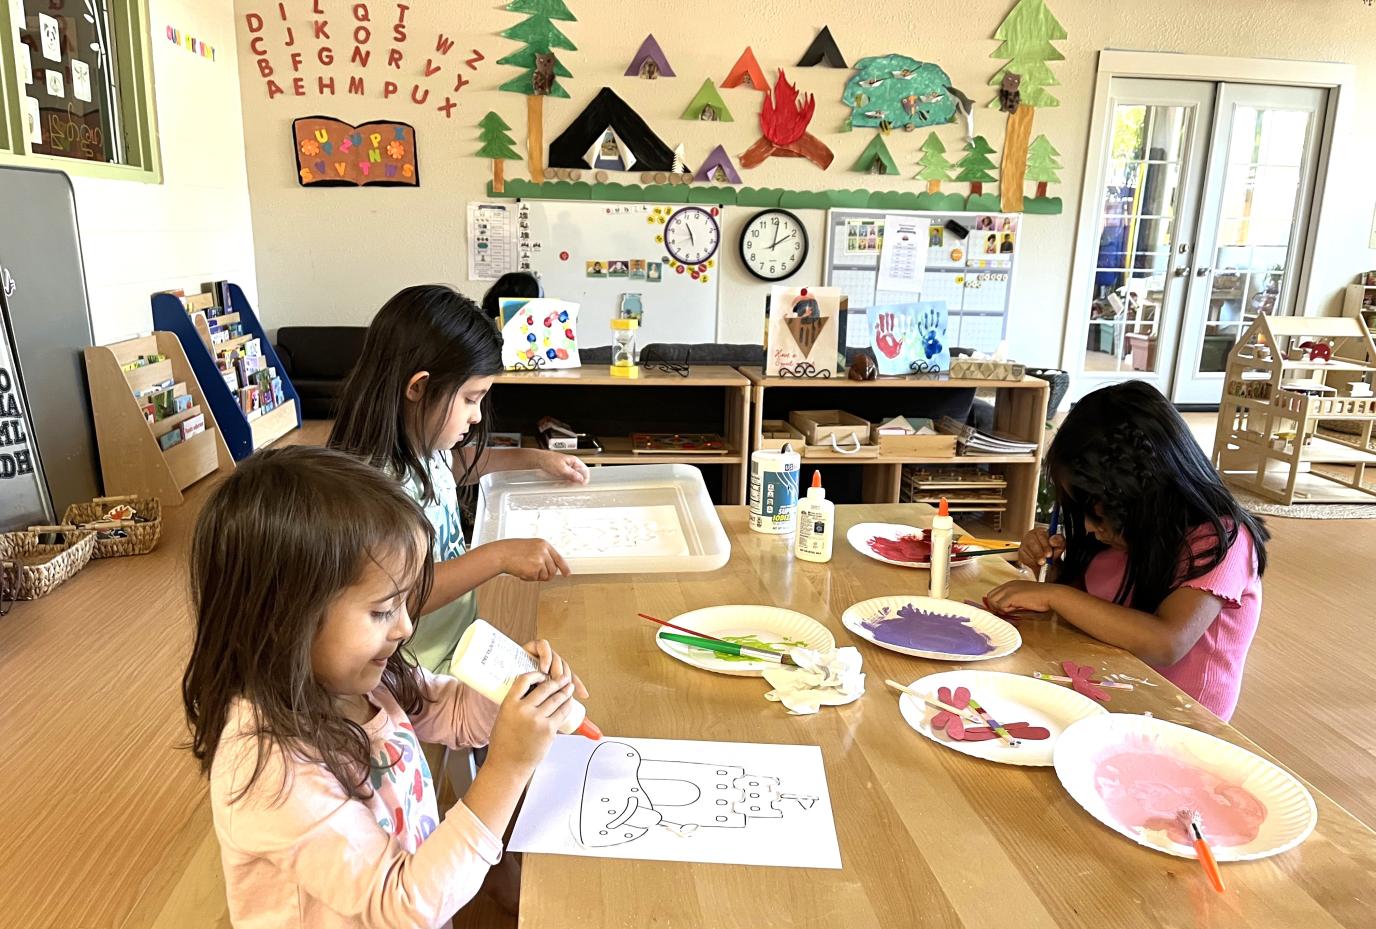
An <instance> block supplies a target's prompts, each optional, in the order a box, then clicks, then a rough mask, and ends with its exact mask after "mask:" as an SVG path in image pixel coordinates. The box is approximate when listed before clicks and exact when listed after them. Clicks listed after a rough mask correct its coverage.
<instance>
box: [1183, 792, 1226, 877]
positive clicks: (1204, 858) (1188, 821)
mask: <svg viewBox="0 0 1376 929" xmlns="http://www.w3.org/2000/svg"><path fill="white" fill-rule="evenodd" d="M1176 815H1177V816H1178V817H1179V819H1180V825H1182V826H1184V827H1185V835H1187V836H1189V839H1190V842H1191V843H1192V844H1193V845H1194V852H1195V854H1196V855H1198V856H1199V866H1200V867H1201V868H1203V869H1204V876H1205V877H1207V878H1208V879H1209V883H1210V884H1212V885H1213V888H1214V890H1216V891H1218V892H1219V893H1223V875H1222V874H1221V873H1219V870H1218V862H1217V861H1215V860H1214V853H1213V849H1211V848H1209V840H1208V839H1206V838H1204V830H1203V828H1202V825H1201V821H1200V818H1199V811H1198V810H1181V811H1180V812H1179V813H1177V814H1176Z"/></svg>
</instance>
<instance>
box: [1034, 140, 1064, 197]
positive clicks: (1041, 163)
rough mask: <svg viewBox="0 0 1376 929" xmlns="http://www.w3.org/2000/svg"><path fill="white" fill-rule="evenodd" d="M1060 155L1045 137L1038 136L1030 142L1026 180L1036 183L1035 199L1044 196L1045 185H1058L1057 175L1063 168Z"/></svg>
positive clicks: (1059, 180)
mask: <svg viewBox="0 0 1376 929" xmlns="http://www.w3.org/2000/svg"><path fill="white" fill-rule="evenodd" d="M1060 157H1061V153H1060V152H1058V151H1056V148H1055V146H1053V145H1052V144H1051V143H1050V142H1049V141H1047V138H1046V136H1044V135H1039V136H1037V137H1036V138H1035V139H1033V140H1032V145H1031V146H1030V147H1029V148H1028V149H1027V179H1028V180H1029V181H1036V182H1037V199H1042V198H1044V197H1045V196H1046V185H1047V184H1059V183H1060V182H1061V176H1060V175H1059V174H1057V173H1056V172H1057V171H1060V170H1061V169H1062V168H1064V167H1065V166H1064V165H1062V164H1061V163H1060V162H1059V161H1057V159H1058V158H1060Z"/></svg>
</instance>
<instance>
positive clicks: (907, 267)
mask: <svg viewBox="0 0 1376 929" xmlns="http://www.w3.org/2000/svg"><path fill="white" fill-rule="evenodd" d="M930 226H931V223H929V222H928V221H927V220H925V219H914V218H912V217H911V216H893V215H889V216H885V217H884V247H883V248H882V249H881V250H880V252H879V281H878V283H877V284H876V285H875V289H876V290H897V291H901V292H903V293H914V294H915V293H921V292H922V283H923V277H924V276H925V274H926V271H927V233H928V229H929V227H930Z"/></svg>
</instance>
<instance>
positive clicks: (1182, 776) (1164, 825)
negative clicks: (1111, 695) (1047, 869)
mask: <svg viewBox="0 0 1376 929" xmlns="http://www.w3.org/2000/svg"><path fill="white" fill-rule="evenodd" d="M1055 762H1056V776H1057V777H1059V778H1060V779H1061V784H1062V786H1064V787H1065V789H1066V790H1067V791H1068V792H1069V793H1070V795H1071V796H1072V797H1074V798H1075V802H1077V803H1079V804H1080V806H1082V807H1084V808H1085V809H1086V810H1087V811H1088V812H1089V814H1090V815H1091V816H1093V817H1094V818H1095V819H1097V820H1099V822H1101V823H1103V824H1104V825H1105V826H1108V827H1109V828H1110V829H1112V830H1114V831H1115V832H1118V833H1121V834H1122V835H1125V836H1127V837H1128V838H1129V839H1132V840H1133V841H1134V842H1136V843H1137V844H1139V845H1145V846H1146V847H1147V848H1154V849H1156V850H1157V851H1161V852H1165V853H1166V854H1168V855H1176V856H1178V857H1180V858H1195V857H1197V856H1196V855H1195V851H1194V846H1193V845H1192V844H1191V843H1189V842H1188V841H1187V837H1186V835H1185V831H1184V828H1183V826H1182V825H1181V824H1180V821H1179V817H1178V814H1179V812H1180V811H1181V810H1182V809H1193V810H1196V811H1198V813H1199V819H1200V826H1201V828H1202V830H1203V832H1204V838H1206V839H1208V841H1209V847H1210V848H1211V849H1212V850H1213V853H1214V858H1216V859H1218V860H1219V861H1250V860H1252V859H1255V858H1266V857H1269V856H1271V855H1278V854H1280V853H1281V852H1286V851H1289V850H1290V849H1292V848H1294V847H1295V846H1296V845H1299V844H1300V843H1301V842H1303V841H1304V840H1305V839H1307V838H1309V834H1310V833H1311V832H1313V831H1314V827H1315V826H1316V825H1317V824H1318V822H1319V814H1318V810H1317V809H1316V808H1315V806H1314V798H1313V797H1312V796H1311V795H1310V793H1309V791H1308V790H1306V789H1305V787H1304V785H1303V784H1301V783H1300V782H1299V780H1298V779H1296V778H1295V777H1294V776H1293V775H1291V774H1290V773H1288V772H1287V771H1284V770H1282V769H1281V768H1279V767H1277V766H1276V765H1274V764H1272V763H1271V762H1269V761H1267V760H1266V759H1265V758H1262V757H1261V756H1260V755H1256V754H1254V753H1252V752H1249V751H1248V750H1247V749H1245V748H1243V747H1242V746H1240V745H1234V744H1233V743H1232V742H1225V741H1223V740H1222V739H1219V738H1215V737H1214V736H1211V735H1207V734H1206V733H1203V732H1199V731H1198V730H1195V729H1190V728H1188V727H1185V726H1179V725H1176V724H1175V723H1168V722H1166V721H1165V720H1161V719H1156V718H1155V717H1152V716H1134V715H1129V714H1126V713H1109V714H1106V715H1103V716H1096V717H1094V718H1092V719H1086V720H1084V721H1082V722H1079V723H1076V724H1075V725H1074V726H1071V727H1070V728H1069V729H1068V730H1066V733H1065V735H1064V736H1062V738H1061V739H1060V741H1059V742H1057V743H1056V750H1055Z"/></svg>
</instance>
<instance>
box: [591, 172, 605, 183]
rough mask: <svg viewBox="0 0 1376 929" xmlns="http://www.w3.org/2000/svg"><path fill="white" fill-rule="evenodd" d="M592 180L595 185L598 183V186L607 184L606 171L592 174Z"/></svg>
mask: <svg viewBox="0 0 1376 929" xmlns="http://www.w3.org/2000/svg"><path fill="white" fill-rule="evenodd" d="M592 179H593V180H594V181H596V182H597V183H599V184H605V183H607V172H606V171H598V172H597V173H596V174H594V175H593V176H592Z"/></svg>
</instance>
